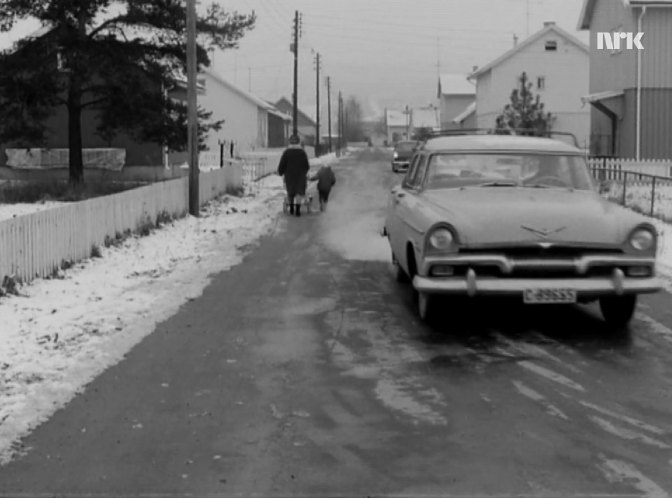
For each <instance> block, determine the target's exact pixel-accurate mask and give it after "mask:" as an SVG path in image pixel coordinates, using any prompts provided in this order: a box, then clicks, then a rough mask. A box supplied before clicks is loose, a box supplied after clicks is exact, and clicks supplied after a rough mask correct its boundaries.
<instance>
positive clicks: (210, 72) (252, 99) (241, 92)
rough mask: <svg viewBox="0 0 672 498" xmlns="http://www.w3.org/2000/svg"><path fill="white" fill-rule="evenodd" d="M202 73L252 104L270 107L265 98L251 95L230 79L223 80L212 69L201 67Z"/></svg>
mask: <svg viewBox="0 0 672 498" xmlns="http://www.w3.org/2000/svg"><path fill="white" fill-rule="evenodd" d="M203 73H204V74H207V75H209V76H210V77H211V78H212V79H214V80H215V81H216V82H217V83H219V84H220V85H222V86H224V87H227V88H228V89H230V90H232V91H234V92H236V93H237V94H238V95H240V96H241V97H243V98H245V99H247V100H249V101H250V102H252V103H253V104H256V105H257V107H260V108H262V109H264V110H269V109H270V108H271V107H272V106H271V104H269V103H268V102H266V101H265V100H262V99H260V98H259V97H257V96H256V95H252V94H251V93H250V92H247V91H245V90H243V89H242V88H240V87H238V86H236V85H234V84H233V83H231V82H230V81H228V80H225V79H224V78H222V76H221V75H219V74H218V73H216V72H215V71H214V70H213V69H210V68H205V69H203Z"/></svg>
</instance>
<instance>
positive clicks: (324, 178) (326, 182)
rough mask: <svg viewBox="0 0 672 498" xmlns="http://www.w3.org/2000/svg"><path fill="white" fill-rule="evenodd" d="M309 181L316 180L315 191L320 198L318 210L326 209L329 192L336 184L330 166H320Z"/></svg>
mask: <svg viewBox="0 0 672 498" xmlns="http://www.w3.org/2000/svg"><path fill="white" fill-rule="evenodd" d="M310 179H311V181H315V180H317V193H318V196H319V198H320V211H324V210H325V209H327V202H329V193H330V192H331V188H332V187H333V186H334V185H335V184H336V175H335V174H334V171H333V170H332V169H331V166H328V165H325V166H322V167H321V168H320V169H319V170H318V172H317V173H315V174H314V175H313V176H312V177H311V178H310Z"/></svg>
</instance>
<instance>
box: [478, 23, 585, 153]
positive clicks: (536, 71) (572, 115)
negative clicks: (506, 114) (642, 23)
mask: <svg viewBox="0 0 672 498" xmlns="http://www.w3.org/2000/svg"><path fill="white" fill-rule="evenodd" d="M547 40H555V41H557V43H558V49H557V51H554V52H552V51H546V50H545V43H546V41H547ZM523 72H526V73H527V76H528V79H529V81H530V82H532V84H533V88H532V91H533V93H534V94H535V95H539V96H540V97H541V101H542V102H543V103H544V104H545V109H546V110H547V111H549V112H551V113H552V114H554V115H556V116H557V120H556V122H555V124H554V126H553V129H554V130H557V131H569V132H571V133H574V134H575V135H576V137H577V139H578V140H579V142H580V144H581V145H582V146H583V144H584V143H587V142H588V139H589V135H590V107H589V106H588V105H585V106H583V104H582V102H581V97H582V96H585V95H587V94H588V85H589V79H588V78H589V56H588V54H587V53H586V52H585V51H583V50H581V49H580V48H578V47H577V46H576V45H575V44H574V43H571V42H569V41H567V40H566V39H565V38H564V37H562V36H560V35H559V34H557V33H554V32H552V31H551V32H549V33H547V34H546V35H545V36H543V37H541V38H540V39H539V40H536V41H535V42H534V43H532V44H531V45H530V46H528V47H525V48H523V49H522V50H521V51H520V52H518V53H516V54H514V55H513V56H511V57H510V58H508V59H506V60H504V61H503V62H501V63H500V64H499V65H497V66H495V67H493V68H492V69H491V70H490V71H488V72H487V73H485V74H483V75H482V76H479V78H478V81H477V87H476V102H477V103H476V112H477V123H478V126H479V127H490V126H494V120H495V118H496V116H497V115H499V114H500V113H501V112H502V110H503V108H504V106H505V105H506V104H508V103H509V102H510V96H511V92H512V91H513V89H514V88H516V87H517V86H518V77H519V76H520V75H521V74H522V73H523ZM539 76H543V77H544V78H545V89H544V90H539V89H537V77H539Z"/></svg>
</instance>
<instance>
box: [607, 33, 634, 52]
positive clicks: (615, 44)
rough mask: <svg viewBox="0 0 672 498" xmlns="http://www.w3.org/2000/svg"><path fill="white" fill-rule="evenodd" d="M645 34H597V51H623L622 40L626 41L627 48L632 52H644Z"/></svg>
mask: <svg viewBox="0 0 672 498" xmlns="http://www.w3.org/2000/svg"><path fill="white" fill-rule="evenodd" d="M643 36H644V33H637V34H635V33H623V32H621V33H605V32H598V33H597V49H598V50H604V49H607V50H621V40H625V48H627V49H628V50H632V49H633V48H637V50H644V45H642V37H643Z"/></svg>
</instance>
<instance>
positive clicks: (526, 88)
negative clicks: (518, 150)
mask: <svg viewBox="0 0 672 498" xmlns="http://www.w3.org/2000/svg"><path fill="white" fill-rule="evenodd" d="M554 120H555V117H554V116H553V115H552V114H551V113H550V112H546V110H545V109H544V104H543V103H542V102H541V99H540V97H539V95H536V96H535V95H534V94H533V93H532V83H531V82H530V81H528V79H527V74H526V73H525V72H523V73H522V74H521V75H520V77H519V78H518V87H517V88H514V89H513V91H512V92H511V97H510V102H509V103H508V104H506V105H505V106H504V110H503V112H502V114H500V115H499V116H497V119H496V123H495V127H496V129H497V130H498V131H500V132H501V133H509V131H506V130H511V129H515V130H522V131H517V132H515V133H519V134H522V135H534V136H544V135H547V134H548V132H550V131H551V126H552V124H553V121H554Z"/></svg>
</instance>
